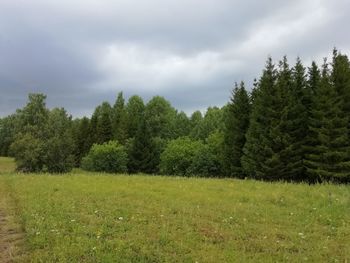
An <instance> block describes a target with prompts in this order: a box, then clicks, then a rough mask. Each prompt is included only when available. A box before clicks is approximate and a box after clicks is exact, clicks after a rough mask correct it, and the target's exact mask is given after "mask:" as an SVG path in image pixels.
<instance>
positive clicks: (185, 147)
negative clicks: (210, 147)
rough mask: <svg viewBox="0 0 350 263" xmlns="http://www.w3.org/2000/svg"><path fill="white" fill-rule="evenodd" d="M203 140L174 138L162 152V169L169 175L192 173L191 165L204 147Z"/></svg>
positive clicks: (162, 171)
mask: <svg viewBox="0 0 350 263" xmlns="http://www.w3.org/2000/svg"><path fill="white" fill-rule="evenodd" d="M204 147H205V146H204V144H203V143H202V142H201V141H193V140H191V139H190V138H188V137H182V138H178V139H176V140H172V141H170V142H169V144H168V145H167V146H166V148H165V150H164V152H163V153H162V154H161V158H160V159H161V161H160V171H161V173H163V174H169V175H192V174H193V171H192V169H191V166H192V165H193V161H194V159H195V157H196V156H197V155H198V154H199V152H201V151H202V150H203V148H204Z"/></svg>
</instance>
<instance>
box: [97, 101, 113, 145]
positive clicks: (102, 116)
mask: <svg viewBox="0 0 350 263" xmlns="http://www.w3.org/2000/svg"><path fill="white" fill-rule="evenodd" d="M111 115H112V108H111V106H110V104H109V103H108V102H103V103H102V105H101V108H100V111H99V116H98V121H97V131H96V133H97V138H96V142H97V143H99V144H102V143H104V142H108V141H110V140H112V139H113V130H112V116H111Z"/></svg>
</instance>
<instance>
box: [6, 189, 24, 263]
mask: <svg viewBox="0 0 350 263" xmlns="http://www.w3.org/2000/svg"><path fill="white" fill-rule="evenodd" d="M1 190H3V189H1ZM1 194H3V193H0V262H1V263H8V262H15V261H18V260H19V261H21V259H22V258H23V257H22V253H21V250H20V248H21V246H22V245H23V240H24V233H23V231H22V230H21V227H20V225H19V224H17V223H16V222H15V220H14V218H13V216H12V215H11V209H10V206H9V199H8V198H6V196H5V197H4V196H2V195H1Z"/></svg>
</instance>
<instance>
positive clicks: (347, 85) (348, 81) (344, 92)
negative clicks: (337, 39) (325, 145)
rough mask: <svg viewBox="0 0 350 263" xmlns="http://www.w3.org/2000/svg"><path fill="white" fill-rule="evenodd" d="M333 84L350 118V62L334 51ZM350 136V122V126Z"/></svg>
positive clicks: (349, 126) (344, 56)
mask: <svg viewBox="0 0 350 263" xmlns="http://www.w3.org/2000/svg"><path fill="white" fill-rule="evenodd" d="M330 78H331V82H332V85H333V86H334V88H335V90H336V92H337V94H338V95H339V96H340V97H341V98H342V99H343V106H342V108H343V110H344V112H345V114H346V115H347V116H350V62H349V59H348V57H347V56H346V55H343V54H341V53H338V51H337V50H336V49H334V50H333V61H332V72H331V76H330ZM348 128H349V135H350V122H349V124H348Z"/></svg>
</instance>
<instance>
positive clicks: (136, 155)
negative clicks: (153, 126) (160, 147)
mask: <svg viewBox="0 0 350 263" xmlns="http://www.w3.org/2000/svg"><path fill="white" fill-rule="evenodd" d="M155 151H156V146H155V144H154V141H153V139H152V137H151V131H150V128H149V126H148V124H147V122H146V120H145V119H144V118H142V120H141V122H140V123H139V127H138V129H137V133H136V135H135V138H134V139H133V140H132V142H131V146H130V150H129V163H128V169H129V172H131V173H139V172H142V173H153V172H155V171H157V170H158V167H157V165H158V164H157V163H155V159H154V154H155Z"/></svg>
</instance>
